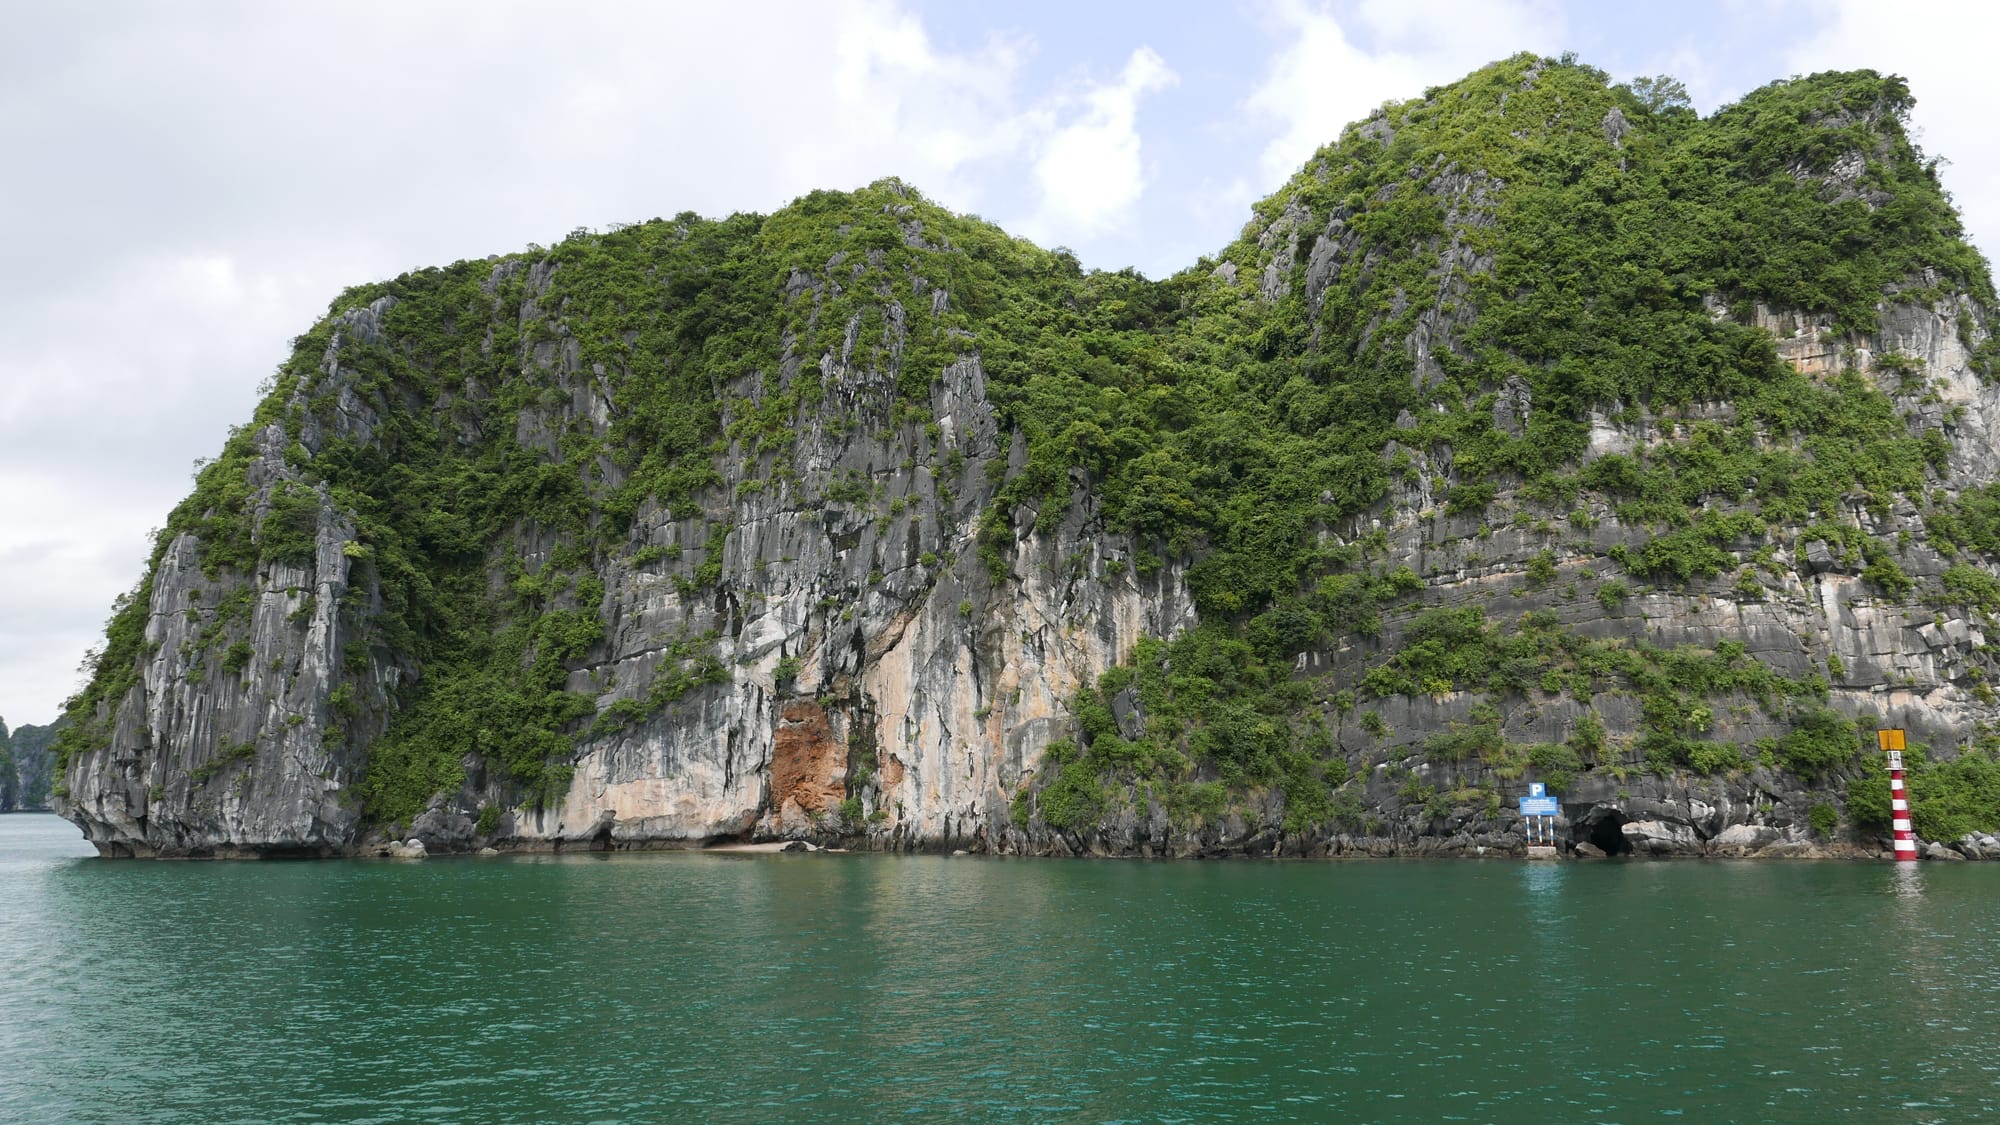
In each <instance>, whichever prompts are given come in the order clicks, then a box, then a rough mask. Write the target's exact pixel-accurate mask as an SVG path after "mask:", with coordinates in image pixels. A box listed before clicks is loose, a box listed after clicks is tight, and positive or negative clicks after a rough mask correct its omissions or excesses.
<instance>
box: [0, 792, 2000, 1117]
mask: <svg viewBox="0 0 2000 1125" xmlns="http://www.w3.org/2000/svg"><path fill="white" fill-rule="evenodd" d="M86 854H88V848H87V847H86V846H84V845H83V844H82V842H81V841H80V840H79V839H78V838H77V836H76V833H75V831H74V830H73V829H71V828H70V827H69V826H68V825H67V824H64V823H62V822H61V821H58V820H56V819H55V818H53V817H42V816H4V817H0V1120H4V1121H23V1122H72V1121H73V1122H203V1123H207V1122H273V1121H328V1122H332V1121H340V1122H362V1121H367V1122H460V1121H464V1122H488V1121H548V1122H679V1121H746V1122H749V1121H815V1122H843V1121H934V1120H945V1119H959V1120H973V1121H1189V1122H1196V1121H1201V1122H1207V1121H1242V1122H1263V1121H1274V1120H1299V1121H1523V1122H1526V1121H1618V1122H1632V1121H1654V1120H1661V1119H1665V1118H1685V1119H1693V1120H1700V1121H1800V1122H1813V1121H1828V1120H1853V1121H1867V1122H1873V1121H1889V1120H1895V1121H1898V1122H1925V1121H1973V1120H1981V1119H1993V1118H1995V1117H1996V1116H2000V1049H1996V1047H1995V1034H1996V1028H2000V864H1956V865H1950V866H1946V865H1942V864H1925V865H1923V866H1922V867H1920V868H1914V869H1912V868H1910V867H1905V868H1902V869H1898V868H1896V867H1894V866H1891V865H1889V864H1816V863H1797V862H1794V863H1781V862H1780V863H1772V862H1766V863H1755V862H1651V863H1648V862H1600V863H1594V864H1593V863H1571V864H1564V865H1561V866H1554V865H1540V866H1528V865H1525V864H1522V863H1518V862H1505V861H1486V862H1471V861H1457V862H1436V863H1430V862H1391V861H1380V862H1365V863H1308V862H1274V863H1259V862H1215V863H1195V862H1176V863H1146V862H1088V861H1057V860H989V859H979V858H968V857H959V858H933V857H918V858H908V857H889V856H878V855H803V856H792V855H755V856H745V855H715V854H708V855H703V854H673V853H669V854H636V855H609V856H605V855H576V856H563V857H553V856H551V857H505V858H500V859H486V860H477V859H432V860H427V861H423V862H417V863H407V862H395V861H338V862H310V863H139V862H130V861H125V862H115V861H99V860H94V859H84V858H79V857H80V856H82V855H86Z"/></svg>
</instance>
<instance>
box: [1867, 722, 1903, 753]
mask: <svg viewBox="0 0 2000 1125" xmlns="http://www.w3.org/2000/svg"><path fill="white" fill-rule="evenodd" d="M1875 746H1876V748H1877V749H1880V750H1908V749H1909V747H1908V746H1905V745H1904V744H1903V730H1902V728H1901V727H1897V728H1896V729H1894V730H1890V729H1887V728H1884V729H1882V730H1878V731H1876V732H1875Z"/></svg>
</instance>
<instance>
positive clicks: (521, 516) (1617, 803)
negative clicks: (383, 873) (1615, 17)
mask: <svg viewBox="0 0 2000 1125" xmlns="http://www.w3.org/2000/svg"><path fill="white" fill-rule="evenodd" d="M1911 104H1912V99H1911V95H1910V92H1909V91H1908V90H1907V89H1906V87H1905V86H1904V84H1903V83H1902V82H1901V81H1900V80H1899V79H1896V78H1893V77H1885V76H1881V75H1877V74H1875V73H1872V72H1867V71H1859V72H1853V73H1837V74H1820V75H1814V76H1811V77H1807V78H1797V79H1793V80H1790V81H1786V82H1780V83H1776V84H1774V85H1771V86H1768V87H1765V88H1764V89H1761V90H1758V91H1756V92H1755V93H1752V94H1750V95H1748V96H1746V97H1745V98H1744V99H1743V100H1742V101H1740V102H1738V103H1736V104H1735V105H1732V106H1728V107H1725V108H1723V109H1721V110H1719V111H1717V112H1716V113H1715V114H1713V115H1711V116H1708V117H1705V118H1704V117H1701V116H1699V115H1697V114H1696V113H1695V112H1694V111H1693V110H1691V109H1690V108H1688V107H1687V105H1686V101H1685V98H1684V97H1682V96H1679V94H1678V92H1677V89H1676V86H1675V84H1674V83H1672V82H1671V81H1670V80H1655V81H1642V82H1636V83H1632V84H1627V85H1620V84H1613V83H1611V82H1610V81H1609V80H1608V79H1607V77H1606V76H1605V75H1604V74H1603V73H1602V72H1600V71H1597V70H1595V69H1593V68H1591V67H1589V66H1586V65H1583V64H1580V63H1578V62H1576V61H1574V60H1573V59H1570V58H1565V59H1562V60H1555V59H1542V58H1535V57H1532V56H1527V55H1523V56H1517V57H1515V58H1511V59H1508V60H1505V61H1503V62H1499V63H1495V64H1493V65H1492V66H1489V67H1487V68H1485V69H1483V70H1480V71H1478V72H1476V73H1474V74H1472V75H1470V76H1469V77H1467V78H1465V79H1463V80H1462V81H1460V82H1458V83H1455V84H1453V85H1450V86H1444V87H1439V88H1436V89H1432V90H1429V91H1426V92H1424V94H1423V95H1422V96H1421V97H1417V98H1414V99H1412V100H1409V101H1405V102H1400V103H1392V104H1390V105H1388V106H1385V107H1384V108H1383V109H1382V110H1380V111H1378V112H1377V113H1376V114H1374V115H1373V116H1371V117H1370V118H1368V119H1367V120H1366V121H1363V122H1360V123H1358V124H1356V125H1354V126H1351V127H1349V128H1348V129H1347V130H1346V131H1345V133H1344V134H1343V135H1342V136H1341V137H1340V138H1339V139H1338V140H1337V141H1336V142H1335V143H1333V144H1330V145H1328V146H1327V147H1325V148H1323V149H1322V150H1321V151H1320V152H1319V153H1318V154H1317V155H1315V156H1314V157H1313V159H1312V160H1311V161H1309V162H1308V163H1307V164H1306V166H1305V167H1304V168H1303V169H1302V170H1301V171H1300V172H1299V173H1298V174H1297V175H1296V176H1295V177H1293V179H1292V180H1291V181H1290V182H1288V183H1286V184H1285V185H1283V186H1282V187H1280V188H1279V189H1278V190H1277V192H1276V193H1275V194H1273V195H1271V196H1270V197H1269V198H1267V199H1265V200H1263V201H1262V202H1261V203H1259V204H1257V205H1256V207H1255V210H1254V215H1253V216H1252V218H1251V219H1250V221H1249V223H1248V224H1247V225H1246V226H1245V227H1244V230H1243V233H1242V235H1241V237H1239V238H1238V239H1237V240H1236V241H1235V242H1233V243H1231V244H1230V245H1228V246H1227V247H1225V248H1223V249H1222V250H1221V251H1220V252H1219V253H1218V254H1216V255H1215V256H1214V257H1212V258H1208V259H1204V260H1202V261H1201V262H1199V263H1197V264H1196V265H1194V266H1192V267H1190V268H1189V269H1187V270H1185V271H1183V272H1181V273H1178V274H1176V275H1174V276H1172V277H1169V278H1166V279H1164V280H1160V281H1152V280H1148V279H1145V278H1143V277H1141V276H1138V275H1137V274H1135V273H1133V272H1131V271H1124V272H1116V273H1107V272H1097V271H1085V270H1082V269H1081V268H1080V267H1079V266H1078V264H1077V262H1076V261H1075V259H1074V258H1073V257H1072V256H1070V255H1068V254H1067V253H1066V252H1063V251H1054V252H1050V251H1046V250H1042V249H1040V248H1038V247H1035V246H1033V245H1031V244H1028V243H1026V242H1023V241H1020V240H1017V239H1014V238H1011V237H1009V236H1008V235H1006V234H1005V233H1004V232H1002V231H1000V230H999V229H997V228H995V227H993V226H992V225H990V224H988V223H985V222H983V221H981V220H978V219H976V218H972V217H967V216H960V215H955V214H953V213H951V212H949V211H947V210H945V209H943V208H941V207H939V206H937V205H935V204H933V203H930V202H928V201H927V200H925V199H924V198H923V197H922V195H921V194H920V193H919V192H918V191H917V190H915V189H914V188H912V187H910V186H908V185H905V184H902V183H900V182H898V181H895V180H883V181H879V182H877V183H875V184H872V185H870V186H868V187H866V188H863V189H861V190H858V191H854V192H851V193H841V192H815V193H813V194H811V195H808V196H806V197H804V198H802V199H799V200H797V201H795V202H794V203H793V204H791V205H790V206H788V207H786V208H784V209H782V210H780V211H778V212H776V213H774V214H771V215H768V216H765V215H749V214H739V215H734V216H731V217H729V218H726V219H721V220H710V219H703V218H700V217H697V216H694V215H691V214H690V215H682V216H680V217H678V218H675V219H671V220H655V221H652V222H646V223H638V224H633V225H629V226H620V227H616V228H614V229H611V230H608V231H603V232H591V231H583V230H580V231H577V232H576V233H574V234H572V235H571V236H570V237H569V238H568V239H566V240H564V241H563V242H562V243H561V244H559V245H557V246H554V247H550V248H546V249H544V248H541V247H534V248H531V249H529V250H528V251H527V252H524V253H518V254H511V255H506V256H502V257H496V258H490V259H487V260H484V261H467V262H459V263H456V264H454V265H451V266H448V267H444V268H439V269H428V270H422V271H419V272H415V273H411V274H408V275H405V276H403V277H399V278H396V279H394V280H392V281H387V282H382V283H378V284H372V285H364V286H359V287H357V288H354V289H351V290H349V291H347V292H346V293H343V294H342V295H341V296H339V297H338V298H337V299H336V300H335V301H334V302H333V305H332V307H331V308H330V309H329V311H328V313H327V315H326V317H325V318H324V319H322V320H321V321H320V322H319V323H318V324H316V325H313V326H312V327H311V328H310V329H309V330H308V331H307V332H306V333H305V334H304V335H302V336H300V337H299V338H298V340H297V341H296V344H295V347H294V350H293V352H292V354H291V356H290V358H289V359H287V360H286V361H285V362H284V363H283V364H282V366H280V367H279V368H278V370H277V371H276V373H275V375H274V376H273V378H272V381H271V384H270V388H269V393H268V394H267V395H266V396H265V397H264V399H263V402H262V403H261V405H260V406H259V407H258V409H257V413H256V416H255V417H254V418H253V419H252V420H250V421H249V422H248V423H247V424H245V425H244V426H242V427H241V428H239V429H238V430H236V431H234V432H233V433H232V435H231V436H230V438H229V441H228V442H227V444H226V446H225V447H224V448H223V450H222V451H221V453H220V455H219V456H217V457H216V458H215V459H214V460H213V461H211V462H210V463H208V464H207V465H206V466H205V467H203V468H202V469H201V470H200V472H199V474H198V477H197V480H196V484H195V489H194V493H193V495H191V496H190V497H189V498H188V499H187V500H186V501H185V502H183V503H182V504H181V505H180V506H179V507H178V508H176V509H175V510H174V512H173V513H172V515H171V517H170V518H169V519H168V520H167V523H166V526H165V528H164V529H163V530H162V531H161V532H160V534H159V536H158V539H157V541H156V544H155V548H154V553H153V558H152V560H151V562H150V564H149V565H148V567H147V569H146V573H145V575H144V576H143V578H142V579H141V581H140V582H139V584H138V586H137V587H136V588H135V589H134V590H133V591H132V592H131V593H130V594H129V595H128V596H127V597H125V598H124V599H121V601H120V602H119V603H118V605H117V606H116V607H115V610H114V614H113V616H112V618H111V620H110V623H109V625H108V628H107V635H106V638H105V643H104V645H103V648H102V650H101V652H100V654H99V655H98V656H97V658H96V662H95V674H94V675H93V677H92V678H91V679H90V681H89V683H88V684H87V686H86V687H85V688H83V689H82V690H81V691H80V692H79V693H78V694H77V696H76V697H75V698H74V699H72V700H71V701H70V704H69V706H68V709H67V716H66V721H65V723H64V725H63V726H62V729H61V731H60V734H59V735H58V737H57V744H56V745H57V754H58V759H59V774H58V776H57V778H56V786H55V791H54V795H55V804H56V806H57V807H58V809H59V811H61V812H62V813H63V815H65V816H67V817H69V818H70V819H72V820H74V821H76V822H77V823H78V824H80V825H81V826H82V827H83V828H84V830H85V832H86V833H87V835H88V836H89V838H90V839H91V840H92V841H93V842H94V843H95V844H96V845H97V847H98V848H99V849H100V851H102V852H104V853H105V854H110V855H139V856H173V855H309V854H349V853H353V852H356V851H362V850H365V849H368V848H371V847H374V846H375V845H376V844H378V843H379V842H381V841H385V840H389V839H407V838H408V837H410V836H416V837H419V838H421V839H423V840H424V841H425V843H426V844H427V845H429V846H430V847H431V848H433V849H451V848H475V847H481V846H485V845H489V844H490V845H494V846H498V847H502V848H506V847H520V848H539V847H647V846H659V847H669V846H695V845H700V844H704V843H712V842H716V841H722V840H749V839H779V838H812V839H817V840H821V841H833V840H840V841H845V842H846V843H848V844H849V845H850V846H856V847H871V848H883V849H908V848H924V849H958V848H965V849H971V850H983V851H989V852H1009V853H1034V854H1049V853H1056V854H1073V853H1109V854H1146V855H1202V854H1228V853H1255V854H1273V853H1278V854H1307V855H1324V854H1340V853H1363V854H1431V853H1438V854H1447V853H1449V854H1495V853H1501V854H1504V853H1507V852H1509V851H1514V852H1518V851H1519V850H1520V849H1521V847H1522V845H1523V835H1522V831H1521V829H1522V826H1521V822H1520V820H1519V818H1518V817H1517V816H1516V815H1515V814H1514V811H1513V810H1514V805H1515V802H1514V798H1515V797H1516V796H1518V795H1519V794H1520V793H1522V792H1523V791H1525V786H1526V784H1527V783H1528V782H1529V781H1543V782H1545V783H1546V784H1547V785H1548V786H1549V788H1550V789H1551V791H1553V792H1555V793H1558V794H1559V795H1560V797H1561V800H1562V807H1563V810H1564V813H1565V817H1564V821H1563V823H1562V824H1561V825H1560V826H1559V832H1560V834H1561V838H1562V840H1563V842H1564V846H1565V847H1569V848H1574V849H1577V850H1580V851H1582V852H1584V853H1585V854H1589V853H1592V852H1595V851H1603V852H1607V853H1617V852H1625V851H1638V852H1645V853H1658V854H1738V855H1740V854H1788V853H1789V854H1800V853H1805V854H1820V853H1829V852H1830V853H1848V854H1873V853H1874V852H1875V851H1876V850H1877V848H1878V845H1877V843H1876V841H1877V839H1878V838H1879V837H1880V836H1882V835H1885V832H1884V829H1885V828H1886V824H1887V820H1888V801H1887V796H1886V781H1885V779H1884V778H1883V776H1882V773H1881V770H1880V768H1879V763H1877V762H1876V760H1875V756H1874V755H1873V754H1872V753H1867V754H1864V753H1863V749H1864V745H1872V737H1871V736H1869V732H1870V731H1871V730H1872V729H1873V728H1875V727H1876V726H1878V725H1893V726H1900V727H1905V728H1907V729H1908V730H1909V731H1910V737H1911V739H1912V743H1913V745H1914V746H1918V747H1920V749H1919V750H1916V751H1913V752H1912V754H1911V758H1912V759H1913V769H1912V787H1913V792H1914V797H1915V805H1916V817H1917V828H1918V830H1919V832H1920V833H1921V834H1922V835H1923V836H1924V837H1925V838H1926V839H1927V840H1928V841H1930V844H1929V848H1930V850H1931V852H1932V854H1935V855H1939V856H1946V855H1949V856H1954V857H1955V856H1985V855H1986V854H1987V852H1988V851H1989V850H1991V852H1992V854H1993V856H1994V857H1996V858H2000V843H1996V842H1995V841H1994V840H1993V837H1991V836H1990V835H1986V834H1987V833H1990V832H1992V831H1993V830H1995V829H1996V828H2000V758H1996V751H2000V729H1996V727H1995V725H1994V723H1995V720H1996V719H2000V709H1996V706H1995V695H1994V686H1993V685H1994V680H1995V678H1996V676H2000V662H1996V659H1995V649H1994V647H1993V646H1994V644H1995V643H1996V642H2000V629H1996V626H1995V623H1994V617H1993V615H1994V614H1995V613H1996V612H2000V449H1996V436H2000V435H1996V427H2000V383H1996V379H1995V375H1996V371H1995V361H1996V359H2000V344H1996V343H1995V339H1994V337H1993V335H1992V319H1991V318H1992V315H1993V312H1992V310H1993V308H1994V305H1995V298H1994V291H1993V287H1992V282H1991V280H1990V277H1989V273H1988V269H1987V265H1986V263H1985V262H1984V260H1983V259H1982V258H1981V257H1980V256H1979V254H1978V253H1977V252H1976V251H1975V250H1973V249H1972V248H1971V247H1970V246H1968V245H1967V244H1966V243H1965V241H1964V240H1963V237H1962V232H1961V228H1960V224H1959V220H1958V217H1957V215H1956V214H1955V213H1954V211H1953V209H1952V206H1951V204H1950V201H1949V199H1948V198H1947V197H1946V196H1945V195H1944V193H1943V191H1942V190H1941V189H1940V187H1939V185H1938V181H1937V177H1936V175H1935V168H1934V165H1933V164H1932V163H1931V162H1929V161H1928V160H1927V158H1926V157H1925V156H1924V155H1923V154H1922V153H1920V152H1919V151H1918V150H1917V149H1916V148H1914V147H1913V146H1912V144H1911V142H1910V140H1909V138H1908V136H1907V134H1906V128H1905V121H1906V118H1907V114H1908V111H1909V109H1910V106H1911Z"/></svg>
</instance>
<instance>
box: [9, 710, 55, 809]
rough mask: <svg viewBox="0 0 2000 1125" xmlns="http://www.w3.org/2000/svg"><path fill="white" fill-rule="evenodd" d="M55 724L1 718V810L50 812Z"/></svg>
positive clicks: (53, 783) (53, 776)
mask: <svg viewBox="0 0 2000 1125" xmlns="http://www.w3.org/2000/svg"><path fill="white" fill-rule="evenodd" d="M55 736H56V724H51V725H49V726H45V727H36V726H25V727H17V728H15V730H14V731H13V732H12V733H9V732H8V730H7V724H6V722H4V721H0V812H47V811H49V791H50V790H51V789H52V788H53V787H54V785H55V771H56V755H55V751H54V749H53V748H52V746H51V743H53V742H54V741H55Z"/></svg>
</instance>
